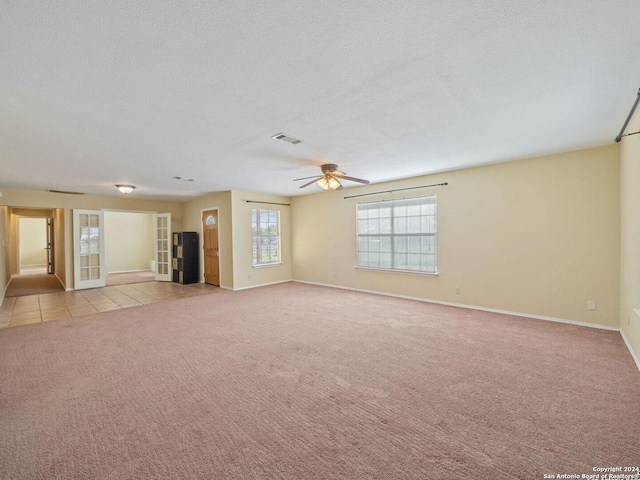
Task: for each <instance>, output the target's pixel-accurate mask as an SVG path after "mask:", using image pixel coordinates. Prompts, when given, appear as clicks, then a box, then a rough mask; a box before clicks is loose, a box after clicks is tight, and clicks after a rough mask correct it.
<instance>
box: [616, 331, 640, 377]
mask: <svg viewBox="0 0 640 480" xmlns="http://www.w3.org/2000/svg"><path fill="white" fill-rule="evenodd" d="M620 335H621V336H622V340H624V344H625V345H626V346H627V350H629V353H630V354H631V358H633V361H634V362H636V367H638V370H640V360H639V359H638V356H637V355H636V353H635V352H634V351H633V349H632V348H631V344H630V343H629V340H627V337H626V335H625V334H624V330H622V329H620Z"/></svg>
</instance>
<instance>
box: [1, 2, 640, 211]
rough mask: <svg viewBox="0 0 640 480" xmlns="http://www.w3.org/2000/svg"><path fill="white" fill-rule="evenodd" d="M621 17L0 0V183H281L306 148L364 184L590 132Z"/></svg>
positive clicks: (609, 136) (637, 59)
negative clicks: (280, 137) (295, 141)
mask: <svg viewBox="0 0 640 480" xmlns="http://www.w3.org/2000/svg"><path fill="white" fill-rule="evenodd" d="M639 32H640V2H639V1H638V0H612V1H602V0H553V1H546V0H541V1H534V2H525V1H507V0H504V1H481V0H475V1H473V0H458V1H455V0H447V1H445V0H440V1H433V0H432V1H383V0H376V1H374V0H350V1H345V0H337V1H332V0H329V1H322V2H319V1H318V2H316V1H312V0H307V1H286V2H285V1H276V0H263V1H258V0H254V1H213V0H210V1H191V2H185V1H183V0H164V1H162V2H158V1H156V0H148V1H140V0H110V1H108V2H105V1H102V0H61V1H56V2H37V1H13V0H5V1H2V2H0V164H1V167H0V186H5V187H20V188H36V189H57V190H71V191H81V192H86V193H93V194H100V195H120V194H119V193H118V192H117V191H116V189H115V187H114V186H113V185H114V184H116V183H131V184H134V185H136V186H137V187H138V188H137V190H136V191H135V192H134V193H133V194H131V196H132V197H134V198H149V199H151V198H155V199H161V198H165V199H175V200H177V199H186V198H189V197H192V196H195V195H200V194H203V193H206V192H215V191H221V190H231V189H233V190H248V191H255V192H265V193H275V194H282V195H287V196H288V195H298V194H301V193H312V192H317V191H319V188H318V187H317V186H315V185H312V186H310V187H308V188H306V189H305V190H300V189H298V188H297V187H298V185H300V184H301V183H304V182H297V183H294V182H293V181H292V179H294V178H298V177H306V176H311V175H314V174H316V173H319V172H320V169H319V168H318V167H319V165H321V164H322V163H337V164H338V165H339V167H340V170H342V171H345V172H347V173H348V174H349V175H351V176H355V177H361V178H368V179H369V180H371V181H372V182H381V181H385V180H391V179H396V178H403V177H409V176H415V175H420V174H427V173H431V172H440V171H446V170H450V169H458V168H464V167H469V166H473V165H480V164H487V163H493V162H502V161H508V160H516V159H521V158H527V157H532V156H538V155H544V154H549V153H556V152H561V151H568V150H575V149H581V148H587V147H593V146H599V145H606V144H610V143H613V138H614V137H615V136H616V135H617V133H618V131H619V129H620V127H621V126H622V123H623V121H624V119H625V118H626V116H627V114H628V112H629V109H630V108H631V105H632V103H633V101H634V100H635V96H636V92H637V91H638V87H640V33H639ZM280 132H283V133H286V134H288V135H291V136H293V137H296V138H299V139H301V140H303V142H302V143H301V144H299V145H291V144H288V143H284V142H281V141H275V140H272V139H271V136H272V135H274V134H276V133H280ZM174 176H182V177H187V178H194V179H195V181H194V182H185V181H178V180H174V179H173V178H172V177H174ZM347 184H348V182H347ZM354 185H355V184H354ZM345 186H348V185H345Z"/></svg>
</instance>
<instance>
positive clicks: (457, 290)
mask: <svg viewBox="0 0 640 480" xmlns="http://www.w3.org/2000/svg"><path fill="white" fill-rule="evenodd" d="M456 293H457V294H458V295H460V287H456Z"/></svg>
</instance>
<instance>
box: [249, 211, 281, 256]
mask: <svg viewBox="0 0 640 480" xmlns="http://www.w3.org/2000/svg"><path fill="white" fill-rule="evenodd" d="M265 212H266V213H267V216H268V217H271V216H272V214H273V213H275V214H276V230H277V232H278V233H277V235H262V230H261V218H262V217H261V213H265ZM254 219H255V221H254ZM268 223H271V222H268ZM251 237H252V238H251V246H252V249H253V251H252V254H251V258H252V264H253V267H254V268H260V267H270V266H275V265H280V264H281V263H282V262H281V258H282V239H281V237H280V210H276V209H266V208H253V209H251ZM264 238H267V239H269V238H271V239H273V238H276V239H277V245H278V251H277V260H270V261H263V260H262V258H261V257H262V255H261V254H262V250H261V248H260V246H261V245H262V243H263V239H264Z"/></svg>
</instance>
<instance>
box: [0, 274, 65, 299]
mask: <svg viewBox="0 0 640 480" xmlns="http://www.w3.org/2000/svg"><path fill="white" fill-rule="evenodd" d="M55 292H64V287H63V286H62V284H61V283H60V280H58V278H57V277H56V276H55V275H53V274H48V273H35V274H34V273H31V274H26V275H14V276H13V277H11V281H10V282H9V286H8V287H7V291H6V292H5V294H4V296H5V297H23V296H25V295H42V294H44V293H55Z"/></svg>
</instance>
